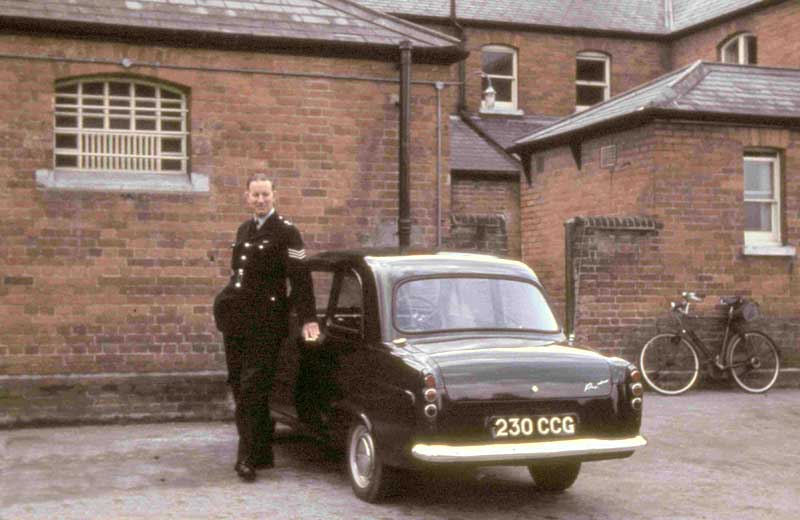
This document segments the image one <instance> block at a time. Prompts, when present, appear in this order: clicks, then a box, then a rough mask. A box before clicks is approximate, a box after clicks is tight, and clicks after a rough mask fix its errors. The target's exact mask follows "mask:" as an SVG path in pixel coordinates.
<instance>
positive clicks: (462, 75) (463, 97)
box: [450, 0, 467, 113]
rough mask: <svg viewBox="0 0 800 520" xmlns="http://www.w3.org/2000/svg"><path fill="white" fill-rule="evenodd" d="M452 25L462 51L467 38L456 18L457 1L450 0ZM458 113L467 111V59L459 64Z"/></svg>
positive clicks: (465, 46) (465, 45)
mask: <svg viewBox="0 0 800 520" xmlns="http://www.w3.org/2000/svg"><path fill="white" fill-rule="evenodd" d="M450 23H451V24H452V25H453V27H454V28H455V30H456V34H455V36H456V38H458V41H459V44H458V45H459V47H461V50H465V49H466V48H467V36H466V34H464V27H462V26H461V24H460V23H458V18H457V17H456V0H450ZM458 81H459V85H458V112H459V113H461V112H463V111H465V110H467V59H466V58H464V59H463V60H461V61H459V62H458Z"/></svg>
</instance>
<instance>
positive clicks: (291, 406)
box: [270, 251, 646, 501]
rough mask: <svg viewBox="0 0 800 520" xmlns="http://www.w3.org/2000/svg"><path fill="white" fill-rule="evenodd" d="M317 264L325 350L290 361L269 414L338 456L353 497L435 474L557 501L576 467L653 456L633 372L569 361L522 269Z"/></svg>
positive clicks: (340, 259) (337, 258)
mask: <svg viewBox="0 0 800 520" xmlns="http://www.w3.org/2000/svg"><path fill="white" fill-rule="evenodd" d="M309 265H310V268H311V270H312V276H313V278H314V284H315V293H316V301H317V308H318V313H319V319H320V323H321V324H322V330H323V336H322V339H321V340H320V341H319V342H317V343H316V344H304V343H301V342H292V343H290V345H289V346H287V348H285V349H283V352H282V354H281V359H280V363H279V366H278V373H277V374H276V384H275V388H274V391H273V398H272V400H271V404H270V406H271V409H272V412H273V414H274V415H275V416H276V419H277V420H278V421H280V422H284V423H287V424H289V425H295V426H299V427H302V428H305V429H307V430H308V429H311V430H314V431H316V432H317V433H319V434H321V435H324V436H325V438H327V439H329V440H331V441H332V442H337V443H340V444H341V446H343V447H344V450H345V453H346V461H347V468H348V473H349V476H350V480H351V483H352V487H353V490H354V492H355V494H356V495H357V496H358V497H359V498H361V499H363V500H367V501H376V500H379V499H380V498H381V497H382V496H383V494H384V493H385V491H386V489H387V486H388V484H390V482H391V479H392V475H393V473H394V472H393V470H394V468H421V467H425V466H430V465H466V466H474V465H525V466H527V467H528V469H529V471H530V474H531V476H532V477H533V480H534V483H535V485H536V487H537V488H539V489H542V490H551V491H560V490H563V489H566V488H568V487H569V486H571V485H572V483H573V482H574V481H575V479H576V478H577V476H578V472H579V471H580V467H581V463H582V462H585V461H594V460H603V459H612V458H623V457H628V456H630V455H631V454H633V452H634V450H635V449H636V448H639V447H642V446H644V445H645V444H646V441H645V439H644V438H643V437H642V436H641V435H640V434H639V427H640V424H641V418H642V385H641V383H640V374H639V372H638V370H637V369H636V368H635V367H634V366H633V365H632V364H631V363H628V362H627V361H625V360H623V359H620V358H610V357H605V356H603V355H600V354H598V353H595V352H593V351H590V350H587V349H581V348H575V347H573V346H571V345H570V344H569V342H567V341H566V338H565V336H564V333H563V332H562V330H561V327H560V326H559V323H558V320H556V318H555V316H554V315H553V311H552V309H551V307H550V305H549V303H548V301H547V297H546V295H545V292H544V290H543V288H542V286H541V284H540V283H539V280H538V278H537V277H536V275H535V274H534V273H533V271H531V269H530V268H528V267H527V266H526V265H525V264H523V263H521V262H516V261H510V260H503V259H499V258H496V257H492V256H485V255H475V254H462V253H437V254H412V255H401V254H399V253H397V252H394V253H392V252H375V251H372V252H369V251H358V252H355V251H351V252H329V253H323V254H319V255H317V256H315V257H313V258H311V259H310V260H309Z"/></svg>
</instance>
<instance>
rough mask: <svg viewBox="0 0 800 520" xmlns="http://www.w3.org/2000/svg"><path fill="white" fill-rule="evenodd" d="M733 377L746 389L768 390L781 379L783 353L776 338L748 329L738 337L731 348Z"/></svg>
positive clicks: (729, 362)
mask: <svg viewBox="0 0 800 520" xmlns="http://www.w3.org/2000/svg"><path fill="white" fill-rule="evenodd" d="M728 366H729V367H730V368H729V370H730V373H731V377H733V380H734V381H736V384H738V385H739V386H740V387H741V388H742V390H745V391H747V392H751V393H754V394H758V393H761V392H766V391H767V390H769V389H770V388H772V385H774V384H775V381H777V379H778V372H779V371H780V368H781V362H780V354H779V352H778V347H777V346H776V345H775V342H774V341H772V339H770V337H769V336H767V335H766V334H764V333H763V332H745V333H744V334H740V335H739V336H737V337H736V338H734V340H733V342H732V343H731V346H730V349H729V351H728Z"/></svg>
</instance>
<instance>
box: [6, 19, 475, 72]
mask: <svg viewBox="0 0 800 520" xmlns="http://www.w3.org/2000/svg"><path fill="white" fill-rule="evenodd" d="M0 25H2V27H3V32H6V33H17V34H25V35H30V34H31V33H38V34H40V35H47V36H55V37H67V38H80V39H82V40H93V41H111V42H119V43H141V44H147V45H163V46H169V47H188V48H206V49H221V50H236V51H247V52H269V53H275V54H288V55H297V56H315V57H333V58H353V59H360V60H370V61H383V62H397V61H398V60H399V50H398V46H397V45H388V44H377V43H366V42H344V41H331V40H315V39H302V38H288V37H272V36H258V35H251V34H234V33H223V32H213V31H202V30H180V29H169V28H163V27H132V26H125V25H113V24H104V23H94V22H88V23H87V22H76V21H63V20H62V21H59V22H58V23H57V24H53V23H52V20H46V19H34V18H18V17H3V16H2V15H0ZM468 54H469V53H468V52H467V51H465V50H464V49H462V48H461V47H460V46H458V45H451V46H444V47H414V48H413V49H412V60H413V63H416V64H432V65H451V64H453V63H457V62H459V61H461V60H463V59H465V58H466V57H467V55H468Z"/></svg>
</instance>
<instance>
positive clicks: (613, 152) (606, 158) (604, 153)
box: [600, 144, 617, 168]
mask: <svg viewBox="0 0 800 520" xmlns="http://www.w3.org/2000/svg"><path fill="white" fill-rule="evenodd" d="M615 164H617V145H615V144H610V145H608V146H603V147H602V148H600V166H601V167H602V168H610V167H612V166H614V165H615Z"/></svg>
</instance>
